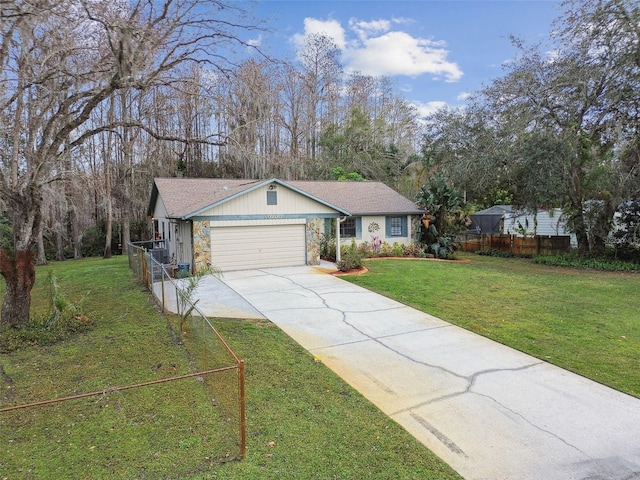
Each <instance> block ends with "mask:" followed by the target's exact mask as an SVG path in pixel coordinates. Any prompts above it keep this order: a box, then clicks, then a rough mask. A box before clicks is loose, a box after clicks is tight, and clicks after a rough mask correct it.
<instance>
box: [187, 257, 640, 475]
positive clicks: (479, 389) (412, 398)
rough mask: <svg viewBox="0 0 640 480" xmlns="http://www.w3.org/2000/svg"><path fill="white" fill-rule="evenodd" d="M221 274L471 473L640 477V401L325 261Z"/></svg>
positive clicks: (213, 285) (253, 307)
mask: <svg viewBox="0 0 640 480" xmlns="http://www.w3.org/2000/svg"><path fill="white" fill-rule="evenodd" d="M222 282H223V283H224V285H226V286H228V287H230V288H231V289H232V290H234V291H235V292H237V293H238V294H239V295H240V296H241V297H242V299H236V300H235V301H237V302H239V304H242V305H244V307H246V310H247V315H251V316H250V317H249V318H255V316H256V315H255V314H256V311H257V312H259V313H260V314H261V315H263V316H264V317H265V318H267V319H269V320H270V321H272V322H273V323H275V324H276V325H278V326H279V327H280V328H281V329H282V330H284V331H285V332H286V333H287V334H289V335H290V336H291V337H292V338H293V339H294V340H296V341H297V342H298V343H299V344H300V345H302V346H303V347H304V348H306V349H307V350H308V351H309V352H311V353H312V354H313V355H314V356H317V357H320V358H321V359H322V361H323V362H324V363H325V364H326V365H327V366H328V367H329V368H331V369H332V370H334V371H335V372H336V373H337V374H338V375H339V376H340V377H342V378H343V379H344V380H345V381H346V382H348V383H349V384H350V385H352V386H353V387H354V388H355V389H356V390H358V391H359V392H361V393H362V394H363V395H364V396H365V397H367V398H368V399H369V400H370V401H371V402H373V403H374V404H375V405H377V406H378V407H379V408H380V409H381V410H382V411H383V412H384V413H385V414H387V415H389V416H390V417H391V418H392V419H394V420H395V421H396V422H398V423H399V424H400V425H402V426H403V427H404V428H405V429H406V430H408V431H409V432H410V433H411V434H413V435H414V436H415V437H416V438H417V439H418V440H420V441H421V442H422V443H424V444H425V445H426V446H427V447H428V448H429V449H431V450H432V451H433V452H435V453H436V454H437V455H439V456H440V457H441V458H442V459H444V460H445V461H446V462H447V463H448V464H449V465H451V466H452V467H453V468H454V469H456V470H457V471H458V472H459V473H460V474H461V475H463V476H464V477H465V478H467V479H487V480H489V479H490V480H498V479H508V480H525V479H540V480H553V479H559V480H570V479H590V480H595V479H602V480H605V479H607V480H612V479H619V480H622V479H640V400H638V399H635V398H633V397H631V396H628V395H625V394H622V393H619V392H617V391H614V390H612V389H609V388H607V387H604V386H602V385H600V384H598V383H595V382H592V381H590V380H587V379H585V378H583V377H580V376H578V375H575V374H572V373H570V372H568V371H566V370H562V369H560V368H557V367H554V366H552V365H550V364H548V363H545V362H543V361H540V360H538V359H536V358H533V357H530V356H528V355H525V354H523V353H520V352H518V351H515V350H512V349H510V348H508V347H505V346H503V345H500V344H498V343H495V342H492V341H490V340H487V339H486V338H484V337H481V336H478V335H475V334H473V333H470V332H468V331H466V330H463V329H461V328H458V327H455V326H453V325H451V324H449V323H446V322H444V321H442V320H440V319H438V318H435V317H433V316H431V315H428V314H425V313H422V312H419V311H417V310H414V309H412V308H410V307H407V306H405V305H402V304H400V303H397V302H395V301H393V300H390V299H388V298H386V297H383V296H381V295H378V294H375V293H372V292H370V291H368V290H365V289H363V288H360V287H358V286H355V285H352V284H350V283H348V282H345V281H343V280H341V279H340V278H337V277H334V276H332V275H328V274H327V273H326V271H323V270H322V269H318V268H314V267H292V268H274V269H268V270H251V271H240V272H228V273H225V274H224V276H223V278H222ZM224 285H222V286H221V282H220V280H218V279H216V278H211V279H207V280H205V281H204V282H203V284H202V285H201V287H199V290H198V293H197V294H198V296H199V298H200V299H201V303H199V306H200V307H201V308H202V307H203V305H205V304H206V298H207V297H211V296H215V295H216V289H217V288H218V289H219V288H226V287H224ZM227 293H228V292H227ZM243 299H244V300H243ZM245 301H246V302H245ZM243 302H244V303H243ZM234 308H235V309H236V311H240V310H242V308H239V307H238V305H236V306H235V307H234ZM205 313H208V314H211V315H218V313H216V312H205ZM239 315H241V314H239Z"/></svg>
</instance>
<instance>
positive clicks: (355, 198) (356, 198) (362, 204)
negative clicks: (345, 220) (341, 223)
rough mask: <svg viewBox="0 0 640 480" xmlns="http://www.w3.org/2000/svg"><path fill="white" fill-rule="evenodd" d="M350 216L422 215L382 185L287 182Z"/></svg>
mask: <svg viewBox="0 0 640 480" xmlns="http://www.w3.org/2000/svg"><path fill="white" fill-rule="evenodd" d="M286 183H288V184H289V185H292V186H294V187H296V188H298V189H299V190H302V191H304V192H307V193H309V194H311V195H313V196H314V197H318V198H321V199H323V200H324V201H326V202H328V203H331V204H332V205H336V206H338V207H341V208H343V209H345V210H347V211H348V212H350V213H351V215H388V214H407V215H408V214H415V215H420V214H423V213H424V211H423V210H421V209H419V208H418V207H417V206H416V204H415V203H414V202H412V201H411V200H409V199H408V198H406V197H403V196H402V195H400V194H399V193H398V192H396V191H395V190H394V189H393V188H391V187H389V186H387V185H385V184H384V183H382V182H311V181H298V180H296V181H289V182H286Z"/></svg>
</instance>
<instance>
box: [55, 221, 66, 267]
mask: <svg viewBox="0 0 640 480" xmlns="http://www.w3.org/2000/svg"><path fill="white" fill-rule="evenodd" d="M61 229H62V227H61V226H60V225H59V224H56V233H55V235H56V260H58V261H59V262H62V261H63V260H64V236H63V235H62V232H61V231H60V230H61Z"/></svg>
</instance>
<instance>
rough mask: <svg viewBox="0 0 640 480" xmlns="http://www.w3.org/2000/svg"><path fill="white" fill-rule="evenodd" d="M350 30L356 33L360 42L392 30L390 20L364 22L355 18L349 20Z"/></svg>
mask: <svg viewBox="0 0 640 480" xmlns="http://www.w3.org/2000/svg"><path fill="white" fill-rule="evenodd" d="M349 28H351V30H353V31H354V32H356V34H357V35H358V37H359V38H360V40H366V39H367V38H368V37H369V36H370V35H376V34H379V33H384V32H388V31H389V29H390V28H391V22H390V21H389V20H372V21H370V22H363V21H359V20H356V19H355V18H351V19H349Z"/></svg>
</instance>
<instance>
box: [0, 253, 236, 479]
mask: <svg viewBox="0 0 640 480" xmlns="http://www.w3.org/2000/svg"><path fill="white" fill-rule="evenodd" d="M128 256H129V267H130V268H131V270H132V271H133V272H134V274H135V275H136V277H137V278H138V279H139V280H140V281H141V282H142V283H144V284H145V285H146V286H147V287H148V288H149V289H150V290H151V291H152V292H153V293H154V296H155V297H156V298H157V299H158V301H159V302H160V303H161V304H162V305H163V309H165V311H167V312H168V311H169V310H171V311H173V312H177V313H167V318H168V319H169V323H170V325H171V328H172V332H173V333H172V334H173V337H174V343H177V344H179V345H180V347H184V349H185V351H186V353H187V355H188V359H187V364H188V365H190V366H188V367H187V372H188V373H186V374H185V373H184V370H183V371H181V372H178V371H177V370H176V369H175V368H174V369H173V370H172V369H171V365H170V363H171V362H170V361H168V362H166V364H159V365H158V369H161V370H162V371H158V372H155V373H156V374H157V375H155V377H156V378H153V379H151V380H150V379H149V378H143V379H141V381H139V382H138V383H133V384H129V385H121V386H109V387H107V388H103V389H100V390H95V391H89V392H81V393H78V392H77V391H70V392H64V391H58V390H57V389H56V388H55V385H54V384H53V383H52V389H51V391H54V392H56V396H57V398H52V399H45V400H35V401H34V400H33V399H31V398H29V397H28V396H26V397H24V398H22V397H20V398H18V397H16V398H10V400H11V401H10V402H5V401H3V402H1V403H0V432H2V437H3V439H4V441H5V443H4V445H3V454H2V455H0V472H2V473H0V477H1V478H5V477H6V478H34V479H36V478H43V479H44V478H178V477H181V476H183V475H184V474H185V473H186V472H203V471H206V470H207V469H210V468H211V467H212V466H214V465H219V464H220V463H222V462H226V461H229V460H233V459H241V458H244V457H245V455H246V422H245V388H244V383H245V379H244V362H243V361H242V360H241V359H240V358H239V357H238V356H237V355H236V354H235V352H234V351H233V350H232V349H231V348H230V347H229V345H228V343H227V342H226V341H225V339H224V338H223V337H222V336H221V335H220V334H219V332H218V331H217V330H216V329H215V327H214V325H213V324H212V322H211V320H210V319H209V318H207V317H206V315H204V314H203V313H202V312H201V311H200V310H199V309H198V307H197V305H196V304H195V303H194V302H193V300H192V299H191V298H189V296H188V295H185V294H184V293H183V292H184V287H185V281H188V279H183V280H176V279H174V278H172V276H171V275H170V274H169V272H168V271H167V269H166V267H165V265H163V264H162V263H161V262H159V261H158V260H157V259H156V258H154V255H153V252H149V251H148V249H145V248H144V247H143V246H141V245H128ZM169 302H174V303H173V305H172V308H170V309H169V308H167V307H168V306H169V305H168V303H169ZM113 354H117V350H115V351H114V352H113ZM0 373H2V374H4V371H1V372H0ZM5 376H6V375H5ZM152 377H153V376H152ZM157 377H161V378H157ZM7 378H8V377H7ZM97 380H98V382H97V384H98V385H99V379H97ZM48 381H51V380H48ZM89 383H91V382H89ZM16 390H17V389H16ZM22 390H25V391H26V390H28V389H26V388H25V389H22ZM12 391H13V390H12ZM4 393H6V392H4ZM6 397H7V395H4V396H3V398H4V399H5V400H6ZM16 425H19V426H20V428H15V427H13V426H16Z"/></svg>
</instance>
